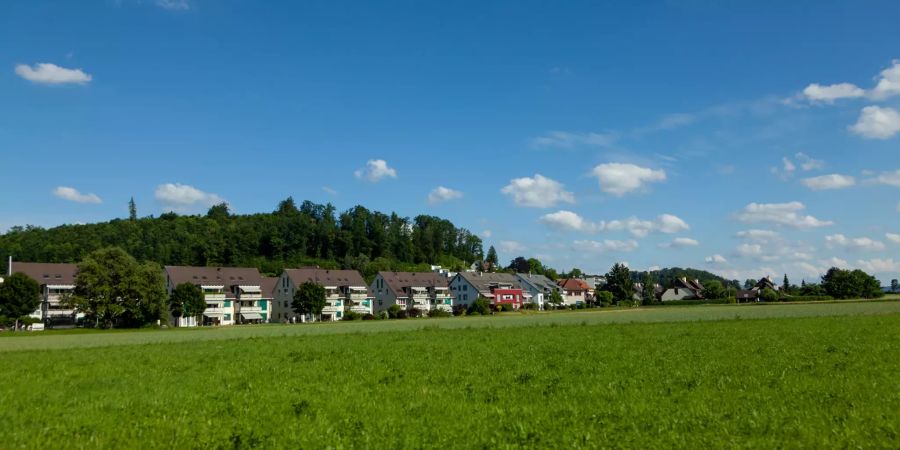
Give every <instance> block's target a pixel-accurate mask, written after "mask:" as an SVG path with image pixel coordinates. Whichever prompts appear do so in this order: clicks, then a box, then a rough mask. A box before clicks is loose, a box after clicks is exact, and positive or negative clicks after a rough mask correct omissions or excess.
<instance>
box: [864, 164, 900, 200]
mask: <svg viewBox="0 0 900 450" xmlns="http://www.w3.org/2000/svg"><path fill="white" fill-rule="evenodd" d="M866 182H868V183H874V184H884V185H888V186H894V187H900V169H898V170H895V171H893V172H882V173H881V174H880V175H878V176H877V177H873V178H869V179H867V180H866ZM898 206H900V205H898Z"/></svg>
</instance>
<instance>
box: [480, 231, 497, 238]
mask: <svg viewBox="0 0 900 450" xmlns="http://www.w3.org/2000/svg"><path fill="white" fill-rule="evenodd" d="M493 235H494V232H493V231H491V230H482V231H481V234H480V236H481V237H483V238H489V237H491V236H493Z"/></svg>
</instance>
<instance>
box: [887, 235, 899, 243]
mask: <svg viewBox="0 0 900 450" xmlns="http://www.w3.org/2000/svg"><path fill="white" fill-rule="evenodd" d="M884 237H886V238H887V239H888V240H889V241H891V242H893V243H895V244H900V234H897V233H884Z"/></svg>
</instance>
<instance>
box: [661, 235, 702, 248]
mask: <svg viewBox="0 0 900 450" xmlns="http://www.w3.org/2000/svg"><path fill="white" fill-rule="evenodd" d="M698 245H700V242H699V241H698V240H696V239H691V238H686V237H677V238H675V239H672V242H664V243H662V244H659V248H684V247H696V246H698Z"/></svg>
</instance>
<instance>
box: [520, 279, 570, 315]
mask: <svg viewBox="0 0 900 450" xmlns="http://www.w3.org/2000/svg"><path fill="white" fill-rule="evenodd" d="M516 278H518V279H519V284H520V285H521V286H522V288H523V289H524V290H525V293H526V294H527V295H530V297H531V298H530V301H531V303H534V304H535V305H537V308H538V309H539V310H543V309H544V304H545V303H547V302H548V301H549V299H550V294H551V293H553V292H554V291H555V292H560V297H562V289H561V288H560V287H559V286H557V285H556V283H555V282H554V281H553V280H551V279H549V278H547V277H546V276H544V275H532V274H530V273H517V274H516Z"/></svg>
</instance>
